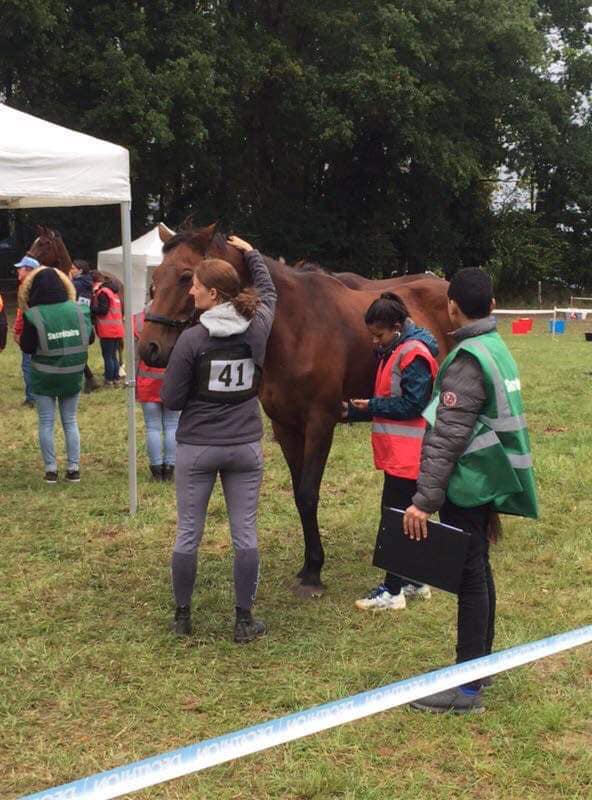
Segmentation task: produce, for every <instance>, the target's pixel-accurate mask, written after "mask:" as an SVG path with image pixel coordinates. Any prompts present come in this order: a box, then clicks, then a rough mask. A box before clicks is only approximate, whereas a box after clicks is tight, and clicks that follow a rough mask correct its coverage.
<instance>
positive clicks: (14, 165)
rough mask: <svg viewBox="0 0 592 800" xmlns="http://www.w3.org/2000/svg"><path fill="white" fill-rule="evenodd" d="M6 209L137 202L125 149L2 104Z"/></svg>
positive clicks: (0, 160)
mask: <svg viewBox="0 0 592 800" xmlns="http://www.w3.org/2000/svg"><path fill="white" fill-rule="evenodd" d="M0 178H1V180H0V208H47V207H49V206H86V205H107V204H111V203H124V202H129V201H130V200H131V192H130V182H129V153H128V151H127V150H126V149H125V148H124V147H119V146H118V145H116V144H110V143H109V142H104V141H103V140H102V139H95V138H94V137H92V136H87V135H86V134H84V133H78V132H76V131H71V130H68V128H62V127H61V126H60V125H54V124H53V123H51V122H45V120H42V119H39V118H38V117H33V116H31V114H25V113H23V112H22V111H16V110H15V109H14V108H9V107H8V106H6V105H4V104H0Z"/></svg>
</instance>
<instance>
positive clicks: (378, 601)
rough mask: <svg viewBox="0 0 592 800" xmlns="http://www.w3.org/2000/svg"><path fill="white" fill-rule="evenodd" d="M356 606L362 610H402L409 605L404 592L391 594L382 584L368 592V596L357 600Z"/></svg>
mask: <svg viewBox="0 0 592 800" xmlns="http://www.w3.org/2000/svg"><path fill="white" fill-rule="evenodd" d="M355 606H356V608H361V609H362V611H386V610H387V609H394V610H401V609H403V608H406V607H407V603H406V602H405V595H404V594H403V592H399V594H391V593H390V592H389V591H388V589H385V588H384V586H382V584H381V585H380V586H377V587H376V588H375V589H372V591H370V592H368V594H367V595H366V597H362V599H361V600H356V602H355Z"/></svg>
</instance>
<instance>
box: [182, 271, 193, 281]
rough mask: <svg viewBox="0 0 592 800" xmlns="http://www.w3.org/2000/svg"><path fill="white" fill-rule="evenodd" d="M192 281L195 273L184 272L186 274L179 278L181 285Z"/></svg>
mask: <svg viewBox="0 0 592 800" xmlns="http://www.w3.org/2000/svg"><path fill="white" fill-rule="evenodd" d="M192 279H193V272H184V273H183V274H182V275H181V277H180V278H179V281H180V282H181V283H190V281H191V280H192Z"/></svg>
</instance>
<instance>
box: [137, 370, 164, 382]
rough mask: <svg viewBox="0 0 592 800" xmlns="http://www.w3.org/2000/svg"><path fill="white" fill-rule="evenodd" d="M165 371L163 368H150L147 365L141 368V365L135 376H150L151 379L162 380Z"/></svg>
mask: <svg viewBox="0 0 592 800" xmlns="http://www.w3.org/2000/svg"><path fill="white" fill-rule="evenodd" d="M165 371H166V370H164V369H158V370H157V369H154V370H151V369H150V368H149V367H146V369H143V368H142V367H140V369H138V372H137V377H138V378H150V380H153V381H162V380H164V373H165Z"/></svg>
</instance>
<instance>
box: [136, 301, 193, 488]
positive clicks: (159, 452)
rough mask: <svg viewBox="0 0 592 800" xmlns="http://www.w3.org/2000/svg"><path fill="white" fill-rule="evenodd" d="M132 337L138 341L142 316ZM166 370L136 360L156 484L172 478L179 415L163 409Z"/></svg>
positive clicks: (151, 465)
mask: <svg viewBox="0 0 592 800" xmlns="http://www.w3.org/2000/svg"><path fill="white" fill-rule="evenodd" d="M133 326H134V337H135V339H136V341H137V340H138V339H139V338H140V334H141V333H142V328H143V327H144V312H143V311H140V312H139V313H138V314H134V316H133ZM165 372H166V369H164V368H162V369H160V368H158V367H149V366H148V365H147V364H146V363H145V362H144V361H142V359H141V358H139V356H138V357H137V359H136V400H138V402H139V403H140V405H141V406H142V413H143V415H144V424H145V426H146V450H147V451H148V461H149V462H150V472H151V473H152V477H153V479H154V480H155V481H172V480H174V478H175V451H176V447H177V442H176V433H177V423H178V422H179V417H180V416H181V412H180V411H173V410H171V409H170V408H165V407H164V406H163V404H162V401H161V399H160V390H161V387H162V383H163V380H164V373H165Z"/></svg>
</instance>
